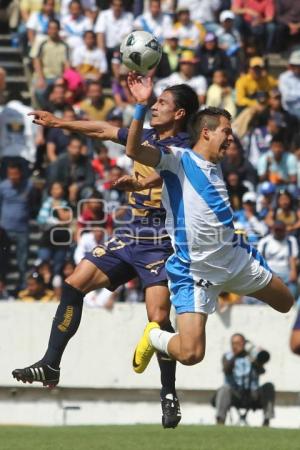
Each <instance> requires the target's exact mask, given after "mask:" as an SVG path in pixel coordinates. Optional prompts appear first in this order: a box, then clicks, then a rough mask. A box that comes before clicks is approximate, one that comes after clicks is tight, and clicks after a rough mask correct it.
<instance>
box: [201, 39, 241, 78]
mask: <svg viewBox="0 0 300 450" xmlns="http://www.w3.org/2000/svg"><path fill="white" fill-rule="evenodd" d="M196 56H197V57H198V58H199V59H200V62H199V63H198V65H197V70H198V71H199V73H201V74H202V75H204V76H205V78H206V81H207V83H208V84H211V82H212V77H213V73H214V72H215V71H216V70H224V71H225V72H226V73H227V76H228V78H229V80H230V81H231V82H233V70H232V67H231V62H230V59H229V58H228V56H227V55H226V53H225V51H224V50H222V49H221V48H219V47H218V39H217V37H216V35H215V34H214V33H207V34H206V36H205V38H204V44H203V45H202V47H200V48H199V49H198V51H197V52H196Z"/></svg>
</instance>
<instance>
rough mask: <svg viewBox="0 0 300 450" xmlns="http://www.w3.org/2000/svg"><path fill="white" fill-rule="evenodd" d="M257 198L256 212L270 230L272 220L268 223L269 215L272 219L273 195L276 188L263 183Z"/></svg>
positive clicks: (265, 182) (267, 182) (268, 182)
mask: <svg viewBox="0 0 300 450" xmlns="http://www.w3.org/2000/svg"><path fill="white" fill-rule="evenodd" d="M258 194H259V195H258V198H257V205H256V206H257V212H258V216H259V218H260V219H262V220H264V221H265V223H266V225H268V227H269V228H270V227H271V225H272V224H273V219H272V221H271V222H270V220H269V218H270V214H272V216H271V217H273V210H274V208H275V206H276V201H275V194H276V186H275V184H273V183H270V181H264V182H263V183H262V184H261V185H260V188H259V191H258Z"/></svg>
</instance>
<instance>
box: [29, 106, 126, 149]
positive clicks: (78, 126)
mask: <svg viewBox="0 0 300 450" xmlns="http://www.w3.org/2000/svg"><path fill="white" fill-rule="evenodd" d="M28 115H29V116H33V123H35V124H37V125H41V126H43V127H50V128H64V129H65V130H68V131H72V132H73V133H80V134H84V135H85V136H88V137H90V138H94V139H102V140H110V141H116V142H119V140H118V131H119V128H118V127H114V126H112V125H110V124H109V123H108V122H104V121H103V120H101V121H95V120H64V119H60V118H59V117H56V116H55V115H54V114H52V113H50V112H48V111H32V112H30V113H29V114H28Z"/></svg>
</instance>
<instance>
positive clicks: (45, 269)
mask: <svg viewBox="0 0 300 450" xmlns="http://www.w3.org/2000/svg"><path fill="white" fill-rule="evenodd" d="M35 269H36V272H37V273H38V274H39V275H41V276H42V277H43V280H44V284H45V286H46V288H47V289H53V283H52V281H53V270H52V265H51V263H50V261H43V262H41V263H39V264H38V266H36V268H35Z"/></svg>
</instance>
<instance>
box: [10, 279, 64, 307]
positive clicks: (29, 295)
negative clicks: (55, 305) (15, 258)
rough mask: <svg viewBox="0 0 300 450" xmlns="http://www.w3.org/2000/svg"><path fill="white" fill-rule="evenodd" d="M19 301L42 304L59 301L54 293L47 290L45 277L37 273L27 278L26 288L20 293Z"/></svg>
mask: <svg viewBox="0 0 300 450" xmlns="http://www.w3.org/2000/svg"><path fill="white" fill-rule="evenodd" d="M18 300H22V301H23V302H35V301H39V302H41V303H47V302H51V301H57V299H56V298H55V296H54V292H53V291H52V290H50V289H47V288H46V286H45V284H44V280H43V277H42V276H41V275H39V274H38V273H37V272H33V273H32V274H31V275H30V276H29V277H28V278H27V284H26V288H25V289H24V290H22V291H20V292H19V294H18Z"/></svg>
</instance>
